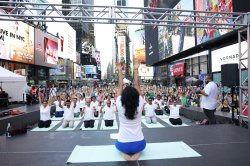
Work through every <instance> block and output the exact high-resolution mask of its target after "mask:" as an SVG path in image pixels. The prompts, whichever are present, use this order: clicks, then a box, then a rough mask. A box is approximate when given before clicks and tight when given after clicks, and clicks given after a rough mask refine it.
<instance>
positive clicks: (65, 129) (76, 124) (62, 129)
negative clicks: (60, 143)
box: [56, 120, 80, 131]
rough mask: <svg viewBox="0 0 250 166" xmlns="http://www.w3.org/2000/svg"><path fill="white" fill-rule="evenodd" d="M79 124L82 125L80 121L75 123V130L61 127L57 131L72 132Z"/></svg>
mask: <svg viewBox="0 0 250 166" xmlns="http://www.w3.org/2000/svg"><path fill="white" fill-rule="evenodd" d="M79 123H80V121H79V120H78V121H75V122H74V127H73V128H69V127H66V128H62V126H60V127H59V128H58V129H56V131H72V130H75V129H76V127H77V126H78V124H79Z"/></svg>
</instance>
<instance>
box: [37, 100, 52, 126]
mask: <svg viewBox="0 0 250 166" xmlns="http://www.w3.org/2000/svg"><path fill="white" fill-rule="evenodd" d="M39 102H40V121H39V122H38V127H39V128H43V127H45V128H48V127H50V124H51V120H50V109H51V105H52V99H51V98H50V99H49V101H46V100H44V101H42V100H41V98H40V97H39Z"/></svg>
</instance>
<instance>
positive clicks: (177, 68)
mask: <svg viewBox="0 0 250 166" xmlns="http://www.w3.org/2000/svg"><path fill="white" fill-rule="evenodd" d="M185 64H186V63H178V64H176V65H174V66H173V75H174V76H184V75H185V71H186V68H185V66H186V65H185Z"/></svg>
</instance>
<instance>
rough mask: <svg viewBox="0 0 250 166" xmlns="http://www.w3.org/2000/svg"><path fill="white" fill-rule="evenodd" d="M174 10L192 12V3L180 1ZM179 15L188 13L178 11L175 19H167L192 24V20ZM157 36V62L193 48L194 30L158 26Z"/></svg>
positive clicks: (186, 0) (187, 0)
mask: <svg viewBox="0 0 250 166" xmlns="http://www.w3.org/2000/svg"><path fill="white" fill-rule="evenodd" d="M174 9H185V10H193V1H190V0H182V1H180V3H178V4H177V5H176V6H175V7H174ZM179 15H188V13H186V12H181V11H178V13H176V17H174V18H169V19H171V20H174V21H180V20H181V21H184V22H192V18H190V17H187V16H185V17H184V16H179ZM162 24H163V25H164V24H169V23H162ZM158 34H159V35H158V45H159V46H158V47H159V60H163V59H165V58H167V57H169V56H172V55H175V54H178V53H179V52H182V51H184V50H187V49H189V48H191V47H194V46H195V33H194V28H191V27H172V26H159V27H158Z"/></svg>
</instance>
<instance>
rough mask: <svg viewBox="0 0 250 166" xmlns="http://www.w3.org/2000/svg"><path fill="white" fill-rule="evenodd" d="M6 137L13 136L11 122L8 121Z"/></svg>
mask: <svg viewBox="0 0 250 166" xmlns="http://www.w3.org/2000/svg"><path fill="white" fill-rule="evenodd" d="M6 137H8V138H10V137H11V126H10V123H8V125H7V128H6Z"/></svg>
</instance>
